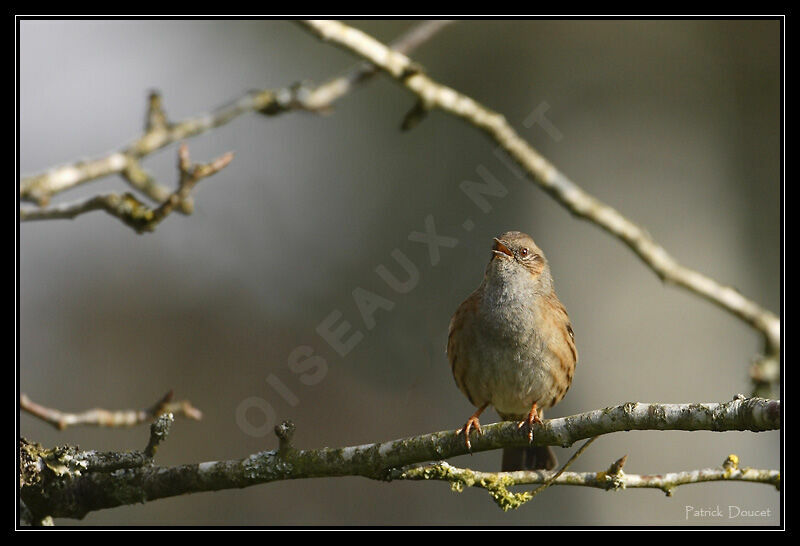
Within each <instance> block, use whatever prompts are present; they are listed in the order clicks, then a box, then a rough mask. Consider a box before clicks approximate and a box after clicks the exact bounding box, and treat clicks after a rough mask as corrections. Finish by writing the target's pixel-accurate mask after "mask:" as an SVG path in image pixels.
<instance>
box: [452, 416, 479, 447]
mask: <svg viewBox="0 0 800 546" xmlns="http://www.w3.org/2000/svg"><path fill="white" fill-rule="evenodd" d="M472 429H475V432H477V433H478V434H483V431H482V430H481V422H480V421H478V418H477V417H475V416H473V417H470V418H469V419H468V420H467V422H466V423H465V424H464V426H463V427H461V428H460V429H458V430H457V431H456V435H458V434H464V444H465V445H466V446H467V451H472V444H471V443H470V441H469V433H470V432H472Z"/></svg>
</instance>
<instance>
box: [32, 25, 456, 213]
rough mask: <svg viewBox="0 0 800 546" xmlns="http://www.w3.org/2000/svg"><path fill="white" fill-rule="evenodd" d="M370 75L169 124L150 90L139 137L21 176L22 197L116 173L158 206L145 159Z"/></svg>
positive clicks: (306, 104) (327, 99)
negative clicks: (247, 117) (89, 156)
mask: <svg viewBox="0 0 800 546" xmlns="http://www.w3.org/2000/svg"><path fill="white" fill-rule="evenodd" d="M448 23H449V21H422V22H420V23H418V24H417V25H415V26H414V27H412V28H411V29H410V30H408V31H407V32H405V33H404V34H403V35H401V36H400V37H399V38H398V39H397V40H396V42H394V44H395V46H396V47H398V49H399V50H401V51H405V52H410V51H413V50H414V49H416V48H417V47H419V46H420V45H422V44H423V43H425V42H426V41H427V40H429V39H430V38H432V37H433V36H434V35H435V34H436V33H437V32H439V31H440V30H441V29H442V28H444V27H445V26H446V25H447V24H448ZM374 72H375V67H374V66H372V65H368V64H366V63H362V64H359V65H358V66H356V67H355V68H353V69H351V70H350V71H348V72H347V73H345V74H344V75H342V76H338V77H335V78H332V79H330V80H328V81H327V82H325V83H323V84H322V85H320V86H319V87H317V88H314V89H307V88H305V87H304V86H297V85H294V86H289V87H286V88H282V89H277V90H276V89H264V90H257V91H250V92H248V93H246V94H244V95H243V96H241V97H239V98H237V99H235V100H232V101H230V102H228V103H227V104H225V105H223V106H221V107H219V108H217V109H215V110H213V111H212V112H209V113H207V114H201V115H198V116H194V117H190V118H186V119H184V120H181V121H177V122H172V123H171V122H169V121H168V119H167V116H166V114H165V112H164V109H163V105H162V100H161V97H160V96H159V95H158V93H157V92H155V91H153V92H151V94H150V96H149V98H148V111H147V116H146V121H145V133H144V134H143V135H142V136H141V137H139V138H137V139H136V140H134V141H133V142H131V143H130V144H128V145H127V146H124V147H122V148H121V149H119V150H118V151H116V152H113V153H111V154H109V155H107V156H104V157H101V158H97V159H91V160H88V161H79V162H75V163H71V164H68V165H63V166H59V167H55V168H52V169H50V170H48V171H47V172H45V173H41V174H38V175H35V176H29V177H26V178H23V179H22V180H21V181H20V190H19V191H20V193H19V195H20V198H21V199H22V200H23V201H29V202H34V203H37V204H38V205H39V206H46V205H47V204H48V203H49V201H50V199H51V198H52V197H53V196H54V195H56V194H58V193H60V192H62V191H65V190H68V189H70V188H74V187H75V186H78V185H80V184H83V183H86V182H89V181H92V180H96V179H99V178H103V177H106V176H110V175H113V174H119V175H122V176H123V178H124V179H125V180H126V181H127V182H128V183H130V184H131V185H132V186H133V187H134V188H136V189H137V190H139V191H142V192H143V193H145V195H147V196H148V197H150V198H151V199H153V200H154V201H155V202H158V203H160V202H162V201H164V199H166V197H167V193H168V190H166V188H165V187H164V186H161V185H160V184H158V183H157V182H156V181H155V180H153V178H152V177H150V175H148V174H147V173H146V172H145V171H144V170H143V169H142V167H141V165H140V163H139V160H141V159H142V158H144V157H145V156H147V155H149V154H152V153H153V152H155V151H157V150H160V149H162V148H164V147H165V146H168V145H170V144H173V143H175V142H178V141H181V140H186V139H188V138H191V137H193V136H197V135H199V134H201V133H204V132H206V131H209V130H211V129H214V128H216V127H220V126H222V125H225V124H227V123H229V122H230V121H232V120H234V119H236V118H238V117H239V116H241V115H244V114H247V113H251V112H260V113H262V114H266V115H276V114H282V113H285V112H289V111H293V110H307V111H314V112H318V111H326V110H328V109H330V107H331V106H332V105H333V103H334V102H335V101H337V100H338V99H340V98H341V97H342V96H344V95H346V94H347V93H349V92H350V91H352V90H353V89H354V88H355V86H356V84H359V83H362V82H364V81H366V80H367V79H369V77H370V76H371V75H372V74H373V73H374ZM101 201H102V199H99V200H98V202H96V203H95V204H94V206H95V209H93V210H96V209H97V208H103V209H106V210H107V207H106V206H105V205H104V204H101ZM183 207H184V209H185V210H184V212H190V211H191V202H189V201H187V202H184V204H183ZM112 208H114V207H113V206H112ZM74 211H75V208H74V206H73V208H71V209H68V212H65V211H62V214H69V213H72V212H74ZM24 216H25V218H22V219H24V220H32V219H37V220H38V219H45V218H47V219H49V218H65V217H70V216H58V215H56V214H55V212H53V213H51V214H49V215H48V214H45V215H41V214H39V215H36V214H34V212H32V211H28V212H26V213H25V215H24Z"/></svg>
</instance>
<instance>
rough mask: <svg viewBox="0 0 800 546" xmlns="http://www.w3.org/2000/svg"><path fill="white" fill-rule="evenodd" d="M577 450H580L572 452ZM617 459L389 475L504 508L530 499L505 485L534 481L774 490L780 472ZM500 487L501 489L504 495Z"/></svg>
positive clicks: (669, 490) (424, 468) (417, 469)
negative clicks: (553, 469) (667, 466)
mask: <svg viewBox="0 0 800 546" xmlns="http://www.w3.org/2000/svg"><path fill="white" fill-rule="evenodd" d="M583 447H586V445H584V446H583ZM581 449H583V448H581ZM579 453H580V451H579V452H578V453H576V455H578V454H579ZM573 457H574V456H573ZM730 457H731V456H729V459H730ZM733 457H735V455H734V456H733ZM619 462H620V461H617V462H616V463H614V464H612V465H611V468H609V470H607V471H604V472H558V473H557V474H552V473H550V472H547V471H518V472H479V471H475V470H470V469H468V468H457V467H454V466H452V465H450V464H448V463H447V462H444V461H442V462H439V463H435V464H430V465H417V466H412V467H409V468H406V469H401V470H399V471H397V472H396V473H395V474H394V475H393V479H396V480H414V481H417V480H432V481H445V482H448V483H449V484H450V487H451V489H453V490H454V491H457V492H461V491H463V490H464V488H466V487H479V488H482V489H486V490H487V491H489V492H490V493H491V494H492V496H493V497H495V501H497V500H498V499H497V497H498V496H499V497H500V499H501V501H502V502H498V504H499V505H500V507H501V508H503V509H504V510H507V509H509V508H518V507H519V506H521V505H522V504H524V502H527V501H528V500H530V498H526V497H525V493H515V494H514V493H509V492H508V488H509V487H513V486H516V485H531V484H538V483H543V484H544V485H542V487H540V488H539V489H537V490H535V491H534V492H533V494H534V495H535V494H536V493H537V492H538V491H540V490H541V489H543V488H544V487H547V486H549V485H575V486H583V487H592V488H596V489H604V490H606V491H619V490H622V489H660V490H661V491H663V492H664V493H666V495H667V496H670V497H671V496H672V495H673V492H674V490H675V488H676V487H679V486H681V485H688V484H692V483H705V482H727V481H731V482H748V483H763V484H765V485H771V486H773V487H775V488H776V489H778V490H780V487H781V474H780V472H779V471H778V470H759V469H755V468H739V467H738V465H736V466H731V465H723V467H722V468H706V469H702V470H688V471H684V472H668V473H666V474H652V475H647V474H626V473H624V472H623V471H622V468H621V465H618V463H619ZM623 463H624V461H623ZM503 491H505V495H504V494H503Z"/></svg>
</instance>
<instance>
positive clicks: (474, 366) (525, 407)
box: [447, 231, 578, 471]
mask: <svg viewBox="0 0 800 546" xmlns="http://www.w3.org/2000/svg"><path fill="white" fill-rule="evenodd" d="M447 356H448V359H449V360H450V367H451V369H452V371H453V377H454V378H455V381H456V384H457V385H458V388H459V389H461V392H463V393H464V395H465V396H466V397H467V398H468V399H469V401H470V402H471V403H472V404H473V405H474V406H476V407H477V408H478V410H477V411H476V412H475V413H474V414H473V415H472V416H471V417H470V418H469V419H468V420H467V422H466V424H465V425H464V426H463V427H462V428H461V429H459V431H458V433H459V434H464V437H465V442H466V445H467V449H471V445H470V439H469V435H470V432H471V431H472V430H476V431H478V432H480V421H478V417H479V416H480V414H481V413H482V412H483V411H484V410H485V409H486V408H487V407H488V406H490V405H491V406H493V407H494V408H495V410H497V413H498V414H499V415H500V417H501V418H502V419H504V420H506V421H510V420H516V421H520V423H519V427H520V428H522V427H527V429H528V440H529V441H533V425H534V424H536V423H541V418H542V416H543V414H542V410H543V409H545V408H550V407H552V406H554V405H555V404H557V403H558V402H559V401H560V400H561V399H562V398H563V397H564V395H565V394H566V392H567V389H569V387H570V384H571V383H572V375H573V373H574V371H575V364H576V363H577V361H578V353H577V351H576V349H575V336H574V334H573V332H572V325H571V324H570V321H569V316H567V311H566V309H564V306H563V305H562V304H561V302H560V301H559V299H558V296H556V293H555V290H554V288H553V278H552V276H551V275H550V266H549V265H548V264H547V259H545V257H544V254H543V253H542V251H541V250H540V249H539V247H537V246H536V243H534V242H533V239H532V238H531V237H530V235H527V234H525V233H521V232H519V231H508V232H506V233H503V234H502V235H500V236H499V237H496V238H495V239H494V245H493V246H492V255H491V258H490V259H489V264H488V265H487V266H486V272H485V274H484V277H483V282H482V283H481V285H480V286H479V287H478V289H477V290H475V291H474V292H473V293H472V294H470V296H469V297H468V298H467V299H466V300H464V302H463V303H462V304H461V305H460V306H459V307H458V309H456V312H455V314H453V318H452V319H451V320H450V332H449V335H448V339H447ZM556 464H558V463H557V460H556V457H555V454H554V453H553V451H552V450H551V449H550V447H549V446H531V447H521V448H505V449H504V450H503V465H502V469H503V471H513V470H522V469H529V470H535V469H540V468H544V469H548V470H549V469H552V468H554V467H555V466H556Z"/></svg>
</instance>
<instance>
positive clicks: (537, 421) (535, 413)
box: [517, 402, 542, 443]
mask: <svg viewBox="0 0 800 546" xmlns="http://www.w3.org/2000/svg"><path fill="white" fill-rule="evenodd" d="M541 424H542V420H541V418H540V417H539V410H538V409H537V408H536V403H535V402H534V404H533V406H531V411H530V413H529V414H528V418H527V419H524V420H522V421H520V422H519V424H518V425H517V428H522V427H528V442H529V443H532V442H533V425H541Z"/></svg>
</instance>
